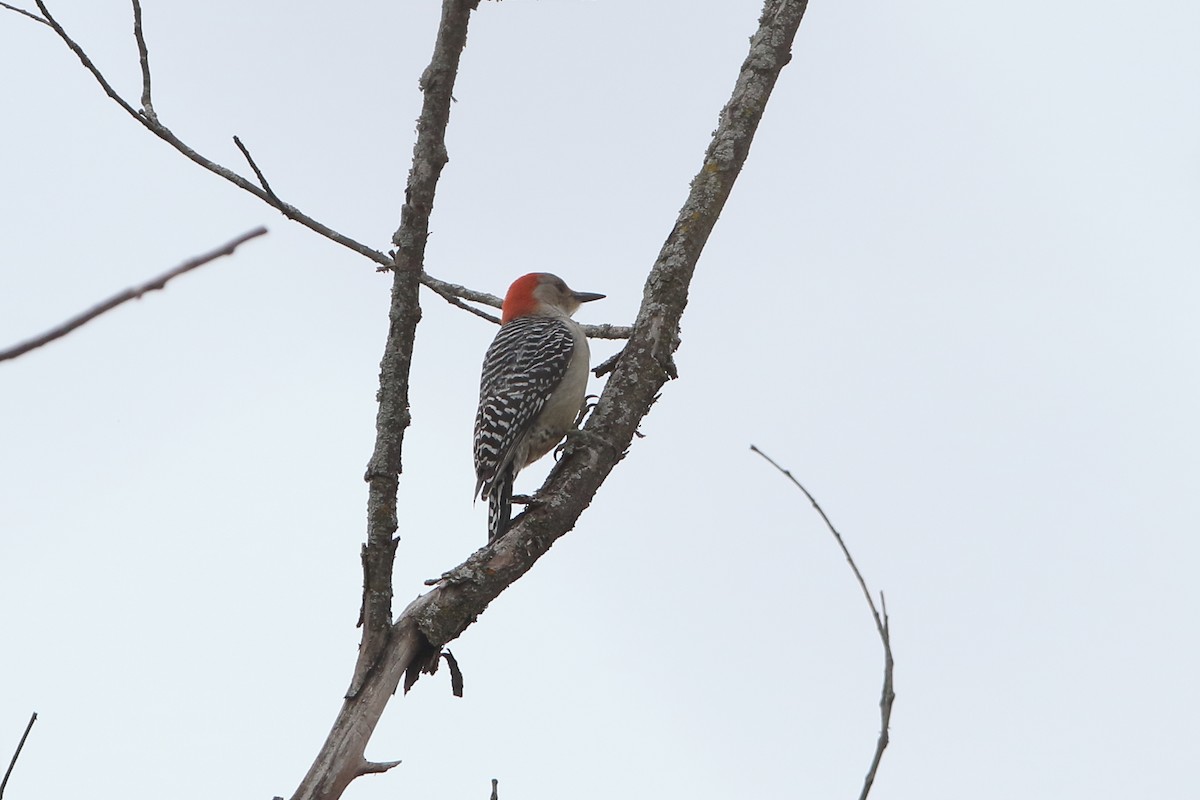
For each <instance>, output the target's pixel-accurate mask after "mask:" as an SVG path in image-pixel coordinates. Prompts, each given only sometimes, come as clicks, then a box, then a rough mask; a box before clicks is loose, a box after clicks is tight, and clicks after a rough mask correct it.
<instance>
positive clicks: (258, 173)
mask: <svg viewBox="0 0 1200 800" xmlns="http://www.w3.org/2000/svg"><path fill="white" fill-rule="evenodd" d="M233 143H234V144H236V145H237V149H238V150H241V151H242V155H244V156H245V157H246V163H247V164H249V165H250V169H252V170H254V175H255V177H256V178H258V183H259V185H260V186H262V188H263V191H264V192H266V193H267V197H270V198H271V199H272V200H274V201H275V202H276V203H278V204H279V205H283V201H282V200H280V199H279V195H277V194H275V190H274V189H272V188H271V184H269V183H267V176H266V175H263V172H262V170H261V169H259V168H258V164H256V163H255V162H254V156H252V155H250V151H249V150H248V149H246V145H244V144H242V140H241V139H239V138H238V137H237V136H234V137H233Z"/></svg>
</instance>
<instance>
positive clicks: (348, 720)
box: [293, 0, 806, 800]
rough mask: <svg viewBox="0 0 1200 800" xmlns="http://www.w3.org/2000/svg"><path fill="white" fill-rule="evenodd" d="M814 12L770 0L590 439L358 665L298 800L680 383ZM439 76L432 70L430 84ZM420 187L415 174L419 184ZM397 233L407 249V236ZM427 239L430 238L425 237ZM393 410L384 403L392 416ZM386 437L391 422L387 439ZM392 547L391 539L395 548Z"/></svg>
mask: <svg viewBox="0 0 1200 800" xmlns="http://www.w3.org/2000/svg"><path fill="white" fill-rule="evenodd" d="M464 5H467V4H466V3H465V0H446V2H445V4H444V6H443V9H444V11H443V24H442V27H441V28H440V29H439V50H440V47H441V43H442V41H443V37H444V36H445V35H446V33H447V28H448V25H447V23H446V17H447V16H450V17H452V18H453V19H455V20H458V21H459V22H460V23H461V27H462V32H463V33H464V34H465V20H466V15H467V14H468V13H469V9H465V10H464V9H463V6H464ZM805 6H806V3H805V2H803V0H767V2H766V3H765V5H764V9H763V15H762V18H761V20H760V27H759V29H758V31H757V32H756V33H755V34H754V36H753V37H751V40H750V52H749V55H748V56H747V58H746V60H745V62H744V63H743V64H742V66H741V69H740V71H739V74H738V78H737V82H736V85H735V87H734V90H733V95H732V97H731V98H730V100H729V102H728V103H727V104H726V106H725V108H724V109H723V110H722V112H721V117H720V121H719V123H718V126H717V130H716V132H715V133H714V134H713V138H712V141H711V143H710V144H709V147H708V150H707V152H706V153H705V158H704V163H703V165H702V166H701V168H700V171H699V173H698V174H697V176H696V178H695V179H694V180H693V181H692V185H691V190H690V192H689V195H688V198H687V200H686V202H685V203H684V205H683V208H682V209H681V210H680V213H679V217H678V220H677V222H676V223H675V227H674V229H673V230H672V231H671V233H670V235H669V236H668V237H667V239H666V242H665V243H664V244H663V247H662V250H661V251H660V253H659V256H658V259H657V260H656V262H655V264H654V266H653V267H652V269H651V270H650V274H649V276H648V278H647V281H646V287H645V292H644V294H643V301H642V306H641V309H640V310H639V312H638V316H637V320H636V322H635V323H634V325H633V330H632V332H631V336H630V342H629V346H627V347H626V349H625V354H624V356H623V357H622V358H621V359H620V360H619V361H618V363H617V364H616V366H615V368H614V370H613V373H612V376H611V377H610V378H609V380H608V383H607V384H606V386H605V388H604V392H603V394H602V395H601V397H600V401H599V403H598V404H597V406H596V409H595V411H594V412H593V413H592V415H591V416H590V417H589V419H588V421H587V423H586V424H585V426H584V432H585V433H584V436H583V437H581V438H580V440H577V441H576V442H575V443H573V444H572V445H571V446H569V447H568V448H567V450H566V453H565V455H564V456H563V458H562V459H561V460H560V461H559V462H558V464H557V465H555V467H554V468H553V469H552V470H551V472H550V475H549V477H548V478H547V480H546V483H545V484H544V485H543V486H542V488H541V489H540V490H539V492H538V497H539V498H541V499H542V502H541V503H539V504H538V505H536V506H535V507H533V508H531V509H529V510H527V511H525V512H524V513H523V514H521V515H520V516H519V517H517V518H516V520H514V522H513V524H512V526H511V527H510V528H509V531H508V532H507V533H506V534H505V535H504V536H502V537H500V538H499V539H497V540H495V541H493V542H491V543H489V544H488V545H487V546H486V547H483V548H481V549H480V550H478V551H477V552H475V553H474V554H472V555H471V557H470V558H468V559H467V560H466V561H465V562H463V563H462V564H460V565H459V566H457V567H455V568H454V569H452V570H450V571H449V572H447V573H445V574H444V575H443V576H442V578H441V580H440V582H439V583H438V585H437V586H435V587H434V588H433V589H432V590H431V591H429V592H428V593H426V594H424V595H421V596H419V597H418V598H417V599H416V600H414V601H413V602H412V603H410V604H409V605H408V607H407V608H405V609H404V611H403V612H401V614H400V616H399V617H398V618H397V619H396V621H395V622H394V623H393V624H392V626H391V630H390V635H388V636H387V638H386V639H384V637H382V636H380V637H379V638H378V639H377V640H376V641H383V644H384V646H383V649H382V651H381V652H379V653H378V654H377V655H376V656H375V657H374V659H373V662H372V663H371V665H370V667H369V668H368V669H366V670H363V671H360V670H356V672H355V682H354V684H353V685H352V686H351V692H349V693H348V695H347V698H346V701H345V703H344V704H343V706H342V709H341V711H340V713H339V714H338V718H337V720H336V722H335V723H334V729H333V730H332V731H331V732H330V735H329V738H328V739H327V741H326V743H325V745H324V746H323V748H322V750H321V753H320V754H319V755H318V760H317V763H315V764H314V765H313V768H312V769H311V770H310V772H309V777H307V778H306V779H305V782H304V783H303V784H302V785H301V788H300V790H298V791H297V793H296V795H294V797H293V800H315V799H316V798H321V800H330V799H331V798H336V797H338V796H340V793H341V791H342V790H343V789H344V788H345V785H346V784H347V783H349V780H350V779H352V777H353V775H350V774H349V773H347V772H346V771H345V765H346V764H355V763H357V760H359V759H361V753H362V752H363V748H364V747H365V745H366V740H367V739H368V738H369V737H370V735H371V732H372V731H373V730H374V727H375V725H376V724H377V723H378V720H379V717H380V715H381V714H382V713H383V709H384V707H385V706H386V704H387V702H388V700H389V699H390V698H391V696H392V695H393V693H394V692H395V690H396V689H397V688H398V686H399V684H400V681H401V679H402V678H404V677H405V675H406V674H407V675H408V676H409V679H410V680H415V679H416V677H417V676H418V675H419V674H420V672H421V671H428V670H429V669H431V668H432V666H433V665H435V664H436V659H437V654H438V653H439V652H440V651H441V649H442V648H443V646H444V645H445V644H446V643H448V642H450V641H451V640H453V639H454V638H456V637H457V636H459V635H460V634H461V633H462V632H463V631H464V630H465V629H466V628H467V627H468V626H469V625H470V624H471V623H473V622H474V621H475V620H476V619H477V618H478V616H479V615H480V614H481V613H482V612H483V611H484V610H485V609H486V608H487V606H488V604H489V603H490V602H491V601H492V600H493V599H495V598H496V597H497V596H498V595H499V594H500V593H501V592H502V591H504V590H505V589H506V588H508V587H509V586H510V585H512V584H513V583H514V582H515V581H516V580H517V579H519V578H520V577H521V576H522V575H524V574H525V573H526V572H527V571H529V569H531V568H532V567H533V565H534V563H536V562H537V560H538V559H539V558H540V557H541V556H542V555H544V554H545V553H546V551H547V550H549V548H550V546H551V545H552V544H553V543H554V542H555V541H556V540H557V539H558V538H559V537H561V536H563V535H564V534H565V533H566V532H567V531H569V530H571V529H572V528H573V527H574V525H575V522H576V520H578V518H579V515H580V514H582V513H583V510H584V509H585V508H586V507H587V506H588V505H589V504H590V503H591V500H592V497H594V496H595V493H596V491H597V489H599V487H600V485H601V484H602V483H603V482H604V480H605V479H606V478H607V477H608V474H609V473H610V472H611V471H612V469H613V467H615V466H616V464H617V462H618V461H620V460H621V458H623V457H624V454H625V451H626V449H627V448H628V447H629V445H630V443H631V442H632V440H633V438H634V435H635V432H636V430H637V426H638V423H639V422H640V421H641V420H642V418H643V417H645V416H646V414H647V413H649V410H650V407H651V405H652V404H653V403H654V401H655V399H656V398H657V396H658V393H659V391H660V390H661V388H662V386H663V385H664V384H665V383H666V382H667V380H668V379H670V378H671V377H674V364H673V362H672V354H673V353H674V351H675V350H676V348H677V347H678V346H679V321H680V318H681V316H682V314H683V311H684V308H685V307H686V305H687V289H688V285H689V283H690V281H691V277H692V274H693V273H694V271H695V268H696V263H697V261H698V260H699V258H700V253H701V251H702V249H703V247H704V244H705V242H706V241H707V239H708V236H709V234H710V233H711V231H712V228H713V226H714V224H715V223H716V220H717V218H718V217H719V216H720V213H721V210H722V209H723V207H724V205H725V201H726V200H727V198H728V197H729V193H730V191H731V190H732V188H733V184H734V182H735V181H736V179H737V176H738V174H739V173H740V171H741V169H742V166H743V165H744V164H745V161H746V158H747V156H748V154H749V150H750V143H751V141H752V139H753V136H754V132H755V130H756V129H757V127H758V123H759V121H760V120H761V119H762V114H763V111H764V109H765V108H766V103H767V100H768V99H769V97H770V94H771V90H772V89H773V88H774V85H775V81H776V79H777V78H778V77H779V73H780V71H781V70H782V69H783V67H784V66H785V65H786V64H787V63H788V61H789V60H790V58H791V45H792V40H793V39H794V37H795V34H796V30H797V28H798V27H799V25H800V20H801V19H802V18H803V15H804V9H805ZM437 51H438V50H435V53H436V52H437ZM436 60H437V56H436V54H435V61H436ZM431 66H432V65H431ZM430 75H431V72H430V71H427V72H426V79H428V78H429V77H430ZM423 85H425V86H426V87H427V88H426V92H427V94H426V100H427V101H428V99H429V91H430V89H429V87H430V84H428V83H426V82H425V81H423ZM419 130H421V131H422V133H425V132H426V130H427V129H426V126H425V125H421V126H420V127H419ZM442 155H443V157H444V153H442ZM416 172H417V166H416V164H415V163H414V174H415V173H416ZM411 180H412V177H411V176H410V184H411ZM402 227H403V226H402ZM397 238H398V239H400V242H399V243H400V244H404V242H405V240H404V237H401V236H398V237H397ZM417 241H423V240H421V239H420V237H417ZM402 275H404V271H403V270H401V269H400V267H399V265H398V266H397V280H400V278H401V276H402ZM395 313H396V306H395V305H393V317H392V319H393V327H396V325H397V323H398V318H397V317H396V316H395ZM414 324H415V323H414ZM385 363H386V356H385ZM383 409H384V405H383V404H382V403H381V406H380V419H381V421H382V420H383V417H384V410H383ZM404 421H405V422H406V421H407V418H406V417H405V418H404ZM384 430H385V428H384V426H383V425H381V426H380V432H381V435H382V433H383V431H384ZM397 459H398V453H397ZM391 469H392V466H391V464H390V462H385V461H384V460H383V459H380V460H379V461H378V462H377V461H376V460H375V459H373V460H372V469H371V470H369V474H371V475H375V474H377V473H381V474H382V476H383V477H386V478H388V480H390V479H391V478H392V476H393V473H392V472H391ZM381 480H382V478H381ZM388 485H389V486H390V485H391V484H390V483H389V484H388ZM372 491H374V489H373V490H372ZM392 502H393V503H394V493H393V494H392ZM387 512H391V513H393V514H394V505H392V506H384V505H382V503H381V504H380V505H379V506H377V507H374V510H373V512H372V518H373V519H374V517H375V514H376V513H380V516H381V518H384V517H386V516H387ZM388 519H389V522H390V525H391V528H390V529H389V530H390V531H394V530H395V518H394V516H391V517H389V518H388ZM376 535H378V534H376ZM389 536H390V533H389ZM379 541H380V548H381V549H382V547H383V545H384V544H385V542H384V541H383V539H382V537H381V538H380V539H379ZM390 542H391V540H390V538H389V539H388V540H387V544H388V546H391V545H390ZM369 547H370V545H368V548H369ZM431 662H432V663H431ZM361 663H362V655H361V654H360V664H361ZM320 776H327V777H325V778H323V779H322V778H321V777H320ZM339 776H341V777H339Z"/></svg>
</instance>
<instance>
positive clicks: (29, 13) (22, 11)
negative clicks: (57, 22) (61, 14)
mask: <svg viewBox="0 0 1200 800" xmlns="http://www.w3.org/2000/svg"><path fill="white" fill-rule="evenodd" d="M0 8H7V9H8V10H9V11H15V12H17V13H18V14H20V15H21V16H23V17H29V18H30V19H31V20H33V21H34V22H40V23H42V24H43V25H45V26H46V27H54V26H52V25H51V24H50V23H49V22H47V21H46V20H44V19H42V18H41V17H39V16H38V15H37V14H34V13H33V12H32V11H26V10H25V9H23V8H17V7H16V6H10V5H9V4H8V3H0Z"/></svg>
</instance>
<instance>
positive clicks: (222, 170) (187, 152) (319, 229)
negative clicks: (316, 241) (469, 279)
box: [13, 0, 392, 268]
mask: <svg viewBox="0 0 1200 800" xmlns="http://www.w3.org/2000/svg"><path fill="white" fill-rule="evenodd" d="M36 2H37V6H38V9H40V10H41V12H42V14H43V15H44V16H45V18H46V19H45V20H43V21H44V22H46V24H47V25H49V26H50V27H51V28H53V29H54V32H55V33H57V34H58V38H60V39H62V41H63V43H65V44H66V45H67V47H69V48H70V49H71V52H73V53H75V55H76V57H77V58H78V59H79V61H80V63H82V64H83V66H84V68H85V69H87V71H88V72H90V73H91V74H92V77H94V78H95V79H96V82H97V83H99V84H100V88H101V89H103V90H104V93H105V94H106V95H108V96H109V97H110V98H112V100H113V102H115V103H116V104H117V105H119V106H120V107H121V108H123V109H124V110H125V113H127V114H129V116H131V117H133V119H135V120H136V121H137V122H138V124H139V125H141V126H142V127H143V128H145V129H146V130H148V131H150V132H151V133H153V134H154V135H155V136H157V137H158V138H160V139H162V140H163V141H164V142H166V143H167V144H169V145H171V146H172V147H174V148H175V149H176V150H178V151H179V152H180V153H182V154H183V155H184V156H185V157H186V158H188V159H189V160H191V161H193V162H194V163H196V164H199V165H200V166H201V167H203V168H204V169H206V170H208V171H209V172H211V173H213V174H214V175H219V176H220V177H222V178H224V179H225V180H227V181H229V182H230V183H232V184H233V185H234V186H237V187H238V188H240V189H243V190H245V191H247V192H249V193H250V194H252V195H254V196H255V197H257V198H259V199H260V200H262V201H263V202H264V203H266V204H267V205H269V206H271V207H272V208H274V209H276V210H277V211H279V212H280V213H282V214H283V215H284V216H285V217H287V218H288V219H290V220H293V221H295V222H298V223H300V224H301V225H303V226H304V227H306V228H308V229H309V230H311V231H314V232H316V233H318V234H320V235H321V236H324V237H325V238H326V239H329V240H330V241H333V242H337V243H338V244H340V245H342V246H343V247H346V248H348V249H350V250H353V251H354V252H356V253H358V254H359V255H362V256H366V257H367V258H369V259H371V260H372V261H374V262H375V263H377V264H379V265H381V266H383V267H388V268H390V267H391V265H392V260H391V259H390V258H388V256H386V255H385V254H383V253H381V252H379V251H378V250H375V249H374V248H371V247H368V246H367V245H365V244H363V243H362V242H358V241H355V240H354V239H351V238H350V237H349V236H346V235H345V234H343V233H339V232H338V231H335V230H334V229H333V228H330V227H329V226H328V225H325V224H324V223H321V222H318V221H317V220H315V219H313V218H312V217H310V216H308V215H307V214H305V213H304V212H302V211H300V210H299V209H298V208H296V207H295V206H293V205H290V204H288V203H285V202H283V201H282V200H280V199H279V198H278V197H276V196H275V195H274V194H272V193H269V192H267V191H266V190H265V189H262V188H260V187H258V186H255V185H254V184H253V183H251V182H250V181H249V180H247V179H246V178H244V177H242V176H241V175H239V174H237V173H236V172H234V171H233V170H231V169H229V168H227V167H223V166H221V165H220V164H218V163H216V162H215V161H212V160H211V159H209V158H206V157H205V156H202V155H200V154H199V153H197V152H196V151H195V150H193V149H192V148H191V147H189V146H188V145H187V144H185V143H184V142H183V140H181V139H180V138H179V137H178V136H176V135H175V134H174V133H172V132H171V130H170V129H169V128H167V126H166V125H163V124H162V123H161V122H159V120H158V117H157V115H156V114H154V111H153V109H152V108H151V109H149V113H146V112H145V111H143V112H139V111H138V110H137V109H135V108H134V107H133V106H132V105H130V103H129V102H128V101H126V100H125V98H123V97H121V95H120V94H119V93H118V92H117V90H116V89H114V88H113V87H112V85H111V84H110V83H109V82H108V79H106V78H105V77H104V75H103V73H101V72H100V69H99V68H98V67H97V66H96V65H95V64H94V63H93V62H92V60H91V58H89V57H88V54H87V53H86V52H84V50H83V48H82V47H81V46H80V45H79V43H78V42H76V41H75V40H74V39H73V38H71V36H70V35H69V34H68V33H67V32H66V30H65V29H64V28H63V26H62V25H60V24H59V22H58V20H56V19H55V18H54V17H53V16H52V15H51V14H50V11H49V9H47V8H46V4H45V2H43V0H36ZM13 10H14V11H18V10H19V9H13ZM134 15H135V28H136V30H135V33H137V32H140V31H141V7H140V6H139V5H138V4H137V2H134ZM26 16H32V15H30V14H26ZM33 18H34V19H37V17H33ZM139 42H140V43H139V51H142V48H143V47H144V39H139ZM140 55H142V56H143V57H144V56H145V53H144V52H140ZM142 66H143V72H142V91H143V97H144V98H145V97H148V96H149V91H148V90H149V84H150V78H149V74H150V73H149V69H150V67H149V61H148V59H146V60H144V61H143V64H142Z"/></svg>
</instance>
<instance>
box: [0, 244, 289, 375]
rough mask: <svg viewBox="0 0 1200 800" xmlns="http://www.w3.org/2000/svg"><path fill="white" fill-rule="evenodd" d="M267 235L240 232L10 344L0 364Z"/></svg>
mask: <svg viewBox="0 0 1200 800" xmlns="http://www.w3.org/2000/svg"><path fill="white" fill-rule="evenodd" d="M266 232H267V229H266V228H262V227H259V228H255V229H254V230H252V231H250V232H249V233H243V234H242V235H241V236H239V237H237V238H236V239H233V240H232V241H229V242H226V243H225V244H223V245H221V246H220V247H218V248H217V249H216V250H211V251H209V252H207V253H204V254H203V255H199V256H196V257H195V258H189V259H188V260H187V261H185V262H183V263H182V264H180V265H179V266H178V267H175V268H174V269H172V270H168V271H167V272H164V273H163V274H162V275H159V276H158V277H157V278H152V279H151V280H149V281H146V282H145V283H143V284H139V285H138V286H134V287H132V288H129V289H126V290H125V291H123V292H119V293H118V294H115V295H113V296H112V297H110V298H108V299H107V300H105V301H104V302H103V303H100V304H99V305H96V306H93V307H92V308H90V309H88V310H87V311H84V312H83V313H82V314H78V315H77V316H74V317H71V319H69V320H67V321H66V322H64V323H62V324H61V325H57V326H55V327H53V328H51V329H50V330H48V331H46V332H45V333H43V334H42V335H41V336H36V337H34V338H32V339H29V340H28V341H25V342H21V343H20V344H17V345H13V346H12V347H10V348H8V349H7V350H0V361H7V360H9V359H10V358H16V357H17V356H20V355H24V354H25V353H28V352H29V351H30V350H36V349H37V348H39V347H41V346H42V345H45V344H49V343H50V342H53V341H54V340H55V339H61V338H62V337H64V336H66V335H67V334H68V333H70V332H71V331H73V330H75V329H76V328H79V327H82V326H83V325H86V324H87V323H89V322H91V321H92V320H94V319H95V318H96V317H98V316H100V315H101V314H103V313H105V312H106V311H112V310H113V309H114V308H116V307H117V306H119V305H121V304H122V303H126V302H128V301H130V300H136V299H138V298H140V297H141V296H142V295H144V294H146V293H147V292H153V291H156V290H158V289H164V288H166V285H167V281H169V280H171V279H172V278H177V277H179V276H180V275H182V274H183V273H185V272H191V271H192V270H194V269H196V268H197V267H202V266H204V265H205V264H207V263H209V262H210V261H216V260H217V259H218V258H220V257H222V256H228V255H232V254H233V251H234V250H236V249H237V248H238V246H239V245H241V244H243V243H244V242H248V241H250V240H251V239H254V238H257V237H259V236H262V235H264V234H265V233H266Z"/></svg>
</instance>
